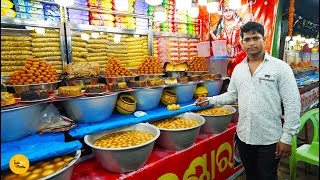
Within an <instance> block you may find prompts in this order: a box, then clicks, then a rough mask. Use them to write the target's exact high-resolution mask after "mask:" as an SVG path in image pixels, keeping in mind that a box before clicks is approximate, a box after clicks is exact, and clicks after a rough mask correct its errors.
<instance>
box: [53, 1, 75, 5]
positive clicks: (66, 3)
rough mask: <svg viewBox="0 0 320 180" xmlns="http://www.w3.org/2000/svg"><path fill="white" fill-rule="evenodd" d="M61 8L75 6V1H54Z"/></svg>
mask: <svg viewBox="0 0 320 180" xmlns="http://www.w3.org/2000/svg"><path fill="white" fill-rule="evenodd" d="M54 2H55V3H57V4H58V5H60V6H64V7H68V6H72V5H73V4H74V0H54Z"/></svg>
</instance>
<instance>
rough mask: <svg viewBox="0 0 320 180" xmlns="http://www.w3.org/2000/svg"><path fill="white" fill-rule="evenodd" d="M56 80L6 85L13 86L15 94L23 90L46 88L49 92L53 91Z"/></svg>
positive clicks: (55, 86) (56, 84) (56, 83)
mask: <svg viewBox="0 0 320 180" xmlns="http://www.w3.org/2000/svg"><path fill="white" fill-rule="evenodd" d="M59 82H60V81H57V82H50V83H41V84H28V85H8V87H13V89H14V91H15V92H16V93H17V94H21V93H22V92H23V91H35V90H47V91H48V92H49V93H53V92H54V91H55V90H56V88H57V86H58V83H59Z"/></svg>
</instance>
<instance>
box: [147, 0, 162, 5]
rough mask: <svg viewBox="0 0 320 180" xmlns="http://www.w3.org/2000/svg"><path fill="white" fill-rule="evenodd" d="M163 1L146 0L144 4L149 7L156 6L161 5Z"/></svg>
mask: <svg viewBox="0 0 320 180" xmlns="http://www.w3.org/2000/svg"><path fill="white" fill-rule="evenodd" d="M162 1H163V0H146V3H147V4H149V5H150V6H158V5H160V4H161V3H162Z"/></svg>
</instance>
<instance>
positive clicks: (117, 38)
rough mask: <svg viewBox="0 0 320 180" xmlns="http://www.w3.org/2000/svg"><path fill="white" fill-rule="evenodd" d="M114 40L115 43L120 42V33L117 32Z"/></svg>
mask: <svg viewBox="0 0 320 180" xmlns="http://www.w3.org/2000/svg"><path fill="white" fill-rule="evenodd" d="M113 41H114V42H115V43H119V42H120V41H121V35H120V34H115V35H114V37H113Z"/></svg>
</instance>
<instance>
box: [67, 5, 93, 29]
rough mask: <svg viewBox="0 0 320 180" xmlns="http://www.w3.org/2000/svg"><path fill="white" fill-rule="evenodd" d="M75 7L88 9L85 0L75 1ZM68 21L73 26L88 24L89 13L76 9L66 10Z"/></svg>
mask: <svg viewBox="0 0 320 180" xmlns="http://www.w3.org/2000/svg"><path fill="white" fill-rule="evenodd" d="M74 5H75V6H81V7H88V2H87V0H75V2H74ZM67 11H68V20H69V21H70V22H71V23H73V24H85V25H88V24H89V12H88V11H83V10H77V9H68V10H67Z"/></svg>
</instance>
